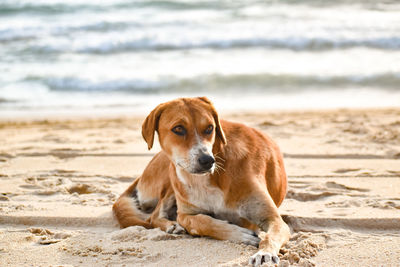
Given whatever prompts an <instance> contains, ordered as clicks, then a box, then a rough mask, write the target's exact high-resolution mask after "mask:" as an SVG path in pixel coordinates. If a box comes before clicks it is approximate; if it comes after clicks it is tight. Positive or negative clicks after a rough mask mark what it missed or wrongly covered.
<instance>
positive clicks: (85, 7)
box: [0, 0, 398, 15]
mask: <svg viewBox="0 0 400 267" xmlns="http://www.w3.org/2000/svg"><path fill="white" fill-rule="evenodd" d="M277 4H282V5H289V6H296V5H308V6H316V7H334V6H343V5H353V6H354V5H361V6H364V7H367V8H370V9H374V10H376V9H388V8H390V7H391V6H396V5H398V1H396V0H386V1H384V2H383V3H380V1H375V0H338V1H326V0H287V1H276V0H266V1H259V0H248V1H230V0H214V1H212V0H209V1H187V0H175V1H174V0H170V1H166V0H164V1H162V0H155V1H154V0H153V1H148V0H139V1H128V0H116V1H115V0H114V1H113V2H112V3H110V2H108V1H104V2H103V1H93V2H91V1H80V0H74V1H60V0H53V1H33V0H5V1H2V2H1V3H0V14H1V15H14V14H21V13H28V14H41V15H48V14H51V15H59V14H63V13H73V12H85V11H106V10H109V9H110V8H112V9H129V8H130V9H136V8H157V9H160V10H195V9H197V10H198V9H204V10H221V9H223V10H231V9H232V10H235V9H238V8H246V7H248V6H250V5H259V6H266V7H270V6H271V5H277ZM392 9H393V7H392Z"/></svg>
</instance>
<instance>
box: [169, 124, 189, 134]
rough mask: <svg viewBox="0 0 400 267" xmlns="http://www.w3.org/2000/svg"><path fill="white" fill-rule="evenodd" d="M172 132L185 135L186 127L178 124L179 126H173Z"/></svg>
mask: <svg viewBox="0 0 400 267" xmlns="http://www.w3.org/2000/svg"><path fill="white" fill-rule="evenodd" d="M172 132H173V133H174V134H177V135H180V136H183V135H185V134H186V129H185V127H183V126H182V125H178V126H175V127H174V128H172Z"/></svg>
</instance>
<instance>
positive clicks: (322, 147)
mask: <svg viewBox="0 0 400 267" xmlns="http://www.w3.org/2000/svg"><path fill="white" fill-rule="evenodd" d="M222 116H223V117H224V118H227V119H231V120H235V121H240V122H244V123H246V124H247V125H250V126H253V127H256V128H258V129H260V130H262V131H263V132H266V133H268V134H269V135H270V136H272V137H273V138H274V139H275V140H276V141H277V142H278V144H279V145H280V147H281V149H282V151H283V152H284V154H285V165H286V168H287V172H288V175H289V189H288V195H287V198H286V200H285V201H284V203H283V205H282V206H281V207H280V212H281V214H282V215H283V218H284V220H286V221H287V222H288V223H289V225H290V227H291V229H292V233H293V234H292V238H291V240H290V241H289V243H288V244H287V245H286V246H285V247H283V248H282V250H281V255H280V256H281V263H280V265H279V266H396V265H398V264H399V262H400V109H376V110H371V109H369V110H327V111H304V112H299V111H298V112H248V113H236V114H235V113H230V114H223V115H222ZM142 120H143V117H119V118H95V119H93V118H91V119H85V118H74V119H69V120H68V119H65V118H64V119H61V118H59V119H53V120H50V121H46V120H40V121H37V120H35V119H26V120H25V121H21V120H19V121H15V120H14V121H13V120H9V121H2V122H0V266H246V264H247V260H248V257H249V256H250V255H251V254H253V253H254V252H255V251H256V248H254V247H251V246H245V245H242V244H235V243H231V242H228V241H217V240H212V239H209V238H193V237H191V236H188V235H170V234H166V233H164V232H162V231H160V230H159V229H152V230H145V229H144V228H141V227H129V228H127V229H123V230H120V229H119V228H118V226H117V224H116V222H115V220H114V219H113V217H112V214H111V205H112V204H113V202H114V201H115V200H116V198H117V197H118V196H119V194H120V193H122V192H123V191H124V190H125V188H126V187H127V186H128V185H129V184H130V183H131V182H132V180H133V179H135V177H137V176H138V175H140V173H141V172H142V170H143V169H144V167H145V165H146V164H147V162H149V160H150V159H151V157H152V156H153V155H154V154H155V153H156V152H157V151H158V150H159V146H158V145H157V146H156V147H155V148H154V149H153V150H152V151H147V148H146V144H145V142H144V141H143V140H142V138H141V133H140V129H141V122H142Z"/></svg>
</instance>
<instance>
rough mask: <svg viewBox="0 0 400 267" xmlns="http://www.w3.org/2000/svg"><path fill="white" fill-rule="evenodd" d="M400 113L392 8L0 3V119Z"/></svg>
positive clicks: (292, 2) (346, 0) (304, 0)
mask: <svg viewBox="0 0 400 267" xmlns="http://www.w3.org/2000/svg"><path fill="white" fill-rule="evenodd" d="M183 96H208V97H209V98H210V99H211V100H213V101H214V102H215V104H216V106H217V108H219V109H223V110H228V111H238V110H254V109H258V110H259V109H263V110H276V109H279V110H282V109H320V108H359V107H361V108H362V107H399V106H400V2H399V1H394V0H393V1H390V0H385V1H373V0H339V1H328V0H275V1H273V0H264V1H255V0H235V1H234V0H231V1H227V0H210V1H189V0H170V1H152V0H135V1H130V0H113V1H111V0H104V1H99V0H96V1H95V0H90V1H89V0H68V1H66V0H1V1H0V117H11V118H12V117H13V116H32V115H35V114H63V113H65V114H69V113H77V114H79V113H87V114H100V113H106V114H114V113H123V114H131V113H135V112H136V113H146V112H148V111H149V110H150V109H151V108H153V107H154V106H155V105H157V104H158V103H160V102H162V101H166V100H168V99H172V98H175V97H183Z"/></svg>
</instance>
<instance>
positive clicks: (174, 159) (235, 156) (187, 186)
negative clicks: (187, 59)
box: [113, 97, 290, 265]
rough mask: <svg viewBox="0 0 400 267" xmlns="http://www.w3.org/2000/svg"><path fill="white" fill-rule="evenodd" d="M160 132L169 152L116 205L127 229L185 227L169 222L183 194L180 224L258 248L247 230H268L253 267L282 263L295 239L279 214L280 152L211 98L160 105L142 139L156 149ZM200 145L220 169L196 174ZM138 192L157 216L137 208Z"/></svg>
mask: <svg viewBox="0 0 400 267" xmlns="http://www.w3.org/2000/svg"><path fill="white" fill-rule="evenodd" d="M176 125H182V126H183V127H184V128H185V129H186V130H187V132H186V133H185V135H184V136H179V135H177V134H175V133H173V132H172V131H171V129H173V128H174V127H175V126H176ZM211 125H212V126H213V127H214V131H213V132H212V133H211V134H207V133H206V132H205V131H204V129H206V128H207V126H211ZM155 132H157V133H158V136H159V142H160V144H161V147H162V151H161V152H159V153H158V154H157V155H156V156H155V157H154V158H153V160H152V161H151V162H150V163H149V165H148V166H147V167H146V169H145V170H144V172H143V174H142V176H141V177H139V178H138V179H137V180H136V181H135V182H134V183H133V184H132V185H131V186H130V187H129V188H128V189H127V191H125V193H123V194H122V196H121V197H120V198H119V199H118V200H117V202H116V203H115V204H114V207H113V210H114V214H115V216H116V217H117V219H118V221H119V223H120V225H121V227H127V226H130V225H142V226H144V227H146V228H149V227H160V228H161V229H163V230H167V229H171V227H172V228H174V229H178V228H179V225H177V224H176V222H175V221H173V220H170V219H169V218H167V216H165V214H166V211H168V210H170V209H171V204H170V203H171V201H172V202H173V198H174V196H175V198H176V205H177V221H178V223H179V224H180V225H181V226H183V228H185V229H186V231H187V232H188V233H190V234H192V235H199V236H209V237H213V238H216V239H220V240H233V241H240V242H245V243H249V244H254V242H255V239H254V237H252V236H251V231H248V230H245V229H251V230H253V231H254V230H258V229H261V230H262V231H265V232H266V235H265V236H264V237H263V239H262V240H261V242H260V244H259V247H260V251H259V253H258V254H256V255H254V256H253V257H252V260H251V263H252V264H254V265H259V264H261V263H262V262H263V261H268V257H269V258H271V257H272V261H273V262H276V261H277V259H276V258H277V254H278V252H279V249H280V247H281V246H282V244H284V243H285V242H286V241H287V240H288V238H289V235H290V232H289V228H288V226H287V225H286V224H285V223H284V222H283V220H282V219H281V217H280V215H279V213H278V209H277V207H279V206H280V204H281V203H282V201H283V199H284V198H285V195H286V188H287V177H286V173H285V168H284V165H283V158H282V154H281V152H280V151H279V148H278V146H277V145H276V144H275V143H274V142H273V141H272V140H271V139H270V138H269V137H268V136H266V135H264V134H262V133H261V132H259V131H257V130H255V129H253V128H250V127H247V126H245V125H243V124H239V123H233V122H229V121H225V120H220V119H219V117H218V114H217V112H216V110H215V108H214V107H213V105H212V103H211V102H210V101H209V100H208V99H207V98H204V97H203V98H183V99H177V100H174V101H171V102H167V103H163V104H160V105H159V106H158V107H156V108H155V109H154V110H153V111H152V112H151V113H150V114H149V116H148V117H147V118H146V120H145V122H144V123H143V128H142V135H143V137H144V139H145V140H146V142H147V144H148V148H149V149H151V147H152V146H153V142H154V135H155ZM197 147H199V149H200V148H201V149H203V150H202V151H205V149H206V148H207V149H209V150H210V151H212V152H210V153H212V155H213V156H214V157H215V160H216V169H215V171H213V170H214V169H213V170H210V172H209V173H206V174H198V173H196V171H195V168H194V167H193V166H195V165H196V164H195V163H196V159H197V158H196V156H197V154H196V153H197V152H196V151H197V150H196V149H195V148H197ZM134 190H136V191H137V192H140V195H141V197H142V198H143V199H148V200H152V201H150V202H154V203H156V204H154V205H153V206H154V207H153V208H154V210H153V211H152V212H151V214H147V215H146V214H143V213H142V212H138V211H137V210H136V209H135V208H134V207H133V205H132V201H131V200H129V199H130V198H131V197H130V196H132V193H133V192H134ZM171 199H172V200H171ZM166 202H169V204H166ZM144 204H146V203H144V202H143V203H141V204H140V205H139V206H141V207H142V206H144ZM146 216H147V217H146ZM226 221H229V222H230V223H233V224H229V223H227V222H226ZM170 232H171V231H170ZM172 232H173V231H172ZM257 243H258V242H257ZM260 255H261V256H260ZM260 257H261V258H260ZM278 260H279V259H278Z"/></svg>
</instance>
